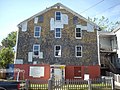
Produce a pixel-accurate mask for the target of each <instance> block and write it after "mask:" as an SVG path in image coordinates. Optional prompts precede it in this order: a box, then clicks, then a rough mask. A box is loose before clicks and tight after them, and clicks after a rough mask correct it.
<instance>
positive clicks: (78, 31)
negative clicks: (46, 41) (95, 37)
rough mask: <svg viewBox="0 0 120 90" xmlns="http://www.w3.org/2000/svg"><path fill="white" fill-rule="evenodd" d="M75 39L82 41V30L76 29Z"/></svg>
mask: <svg viewBox="0 0 120 90" xmlns="http://www.w3.org/2000/svg"><path fill="white" fill-rule="evenodd" d="M75 38H76V39H81V38H82V30H81V28H75Z"/></svg>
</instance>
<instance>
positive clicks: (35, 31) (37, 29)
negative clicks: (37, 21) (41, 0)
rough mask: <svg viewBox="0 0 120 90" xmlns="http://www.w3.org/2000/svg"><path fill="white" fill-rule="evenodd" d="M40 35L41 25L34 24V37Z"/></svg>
mask: <svg viewBox="0 0 120 90" xmlns="http://www.w3.org/2000/svg"><path fill="white" fill-rule="evenodd" d="M40 35H41V27H40V26H35V27H34V37H40Z"/></svg>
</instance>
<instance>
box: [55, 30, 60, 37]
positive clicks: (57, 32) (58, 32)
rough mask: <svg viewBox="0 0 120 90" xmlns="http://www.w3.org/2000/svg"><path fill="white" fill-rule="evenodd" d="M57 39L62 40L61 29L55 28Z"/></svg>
mask: <svg viewBox="0 0 120 90" xmlns="http://www.w3.org/2000/svg"><path fill="white" fill-rule="evenodd" d="M55 38H61V28H55Z"/></svg>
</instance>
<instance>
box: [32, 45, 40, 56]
mask: <svg viewBox="0 0 120 90" xmlns="http://www.w3.org/2000/svg"><path fill="white" fill-rule="evenodd" d="M34 46H38V55H34V51H35V50H34ZM39 52H40V45H39V44H34V45H33V57H39Z"/></svg>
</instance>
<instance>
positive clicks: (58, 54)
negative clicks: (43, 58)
mask: <svg viewBox="0 0 120 90" xmlns="http://www.w3.org/2000/svg"><path fill="white" fill-rule="evenodd" d="M54 56H55V57H61V46H60V45H55V46H54Z"/></svg>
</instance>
